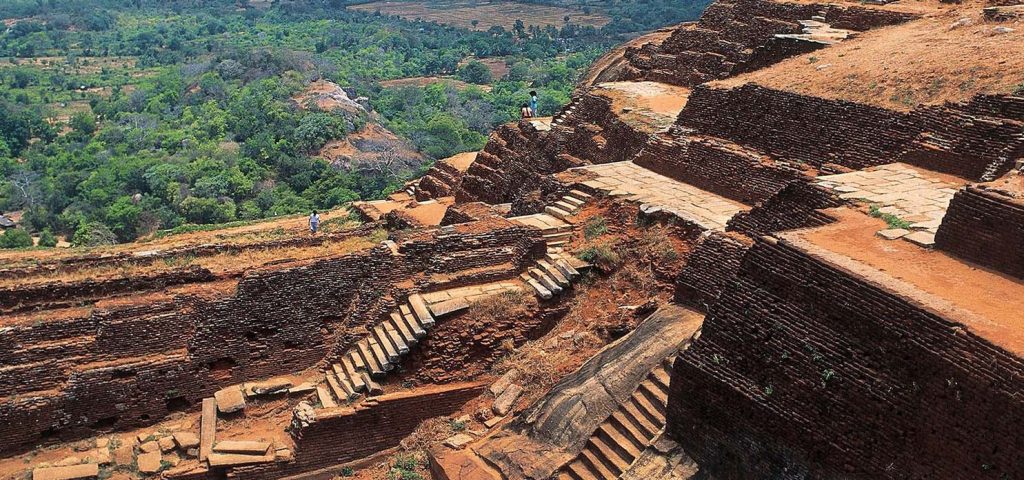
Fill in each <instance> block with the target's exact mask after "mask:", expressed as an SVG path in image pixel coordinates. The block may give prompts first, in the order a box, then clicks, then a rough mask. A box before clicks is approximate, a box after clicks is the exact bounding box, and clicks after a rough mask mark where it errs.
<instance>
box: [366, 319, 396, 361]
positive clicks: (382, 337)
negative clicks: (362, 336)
mask: <svg viewBox="0 0 1024 480" xmlns="http://www.w3.org/2000/svg"><path fill="white" fill-rule="evenodd" d="M370 334H371V335H372V336H373V340H374V341H376V343H377V345H380V348H381V350H383V352H384V356H385V357H387V361H388V363H391V364H395V363H398V360H399V358H400V357H399V355H398V349H396V348H395V346H394V345H392V344H391V338H390V336H389V335H388V332H387V330H386V329H385V328H384V325H377V326H375V327H373V328H372V329H370Z"/></svg>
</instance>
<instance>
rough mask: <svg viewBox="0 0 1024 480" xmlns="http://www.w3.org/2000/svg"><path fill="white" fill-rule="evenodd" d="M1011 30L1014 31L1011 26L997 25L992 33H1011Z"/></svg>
mask: <svg viewBox="0 0 1024 480" xmlns="http://www.w3.org/2000/svg"><path fill="white" fill-rule="evenodd" d="M1010 32H1013V29H1012V28H1010V27H996V28H993V29H992V33H994V34H996V35H1001V34H1004V33H1010Z"/></svg>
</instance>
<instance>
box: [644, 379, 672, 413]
mask: <svg viewBox="0 0 1024 480" xmlns="http://www.w3.org/2000/svg"><path fill="white" fill-rule="evenodd" d="M637 391H638V392H640V393H643V395H644V396H645V397H647V400H648V401H649V402H651V405H653V406H654V408H655V409H657V410H658V413H659V414H660V415H661V418H665V404H666V403H668V393H666V392H663V391H661V389H659V388H658V387H657V386H656V385H655V384H654V382H652V381H650V380H645V381H644V382H643V383H641V384H640V387H639V388H638V389H637Z"/></svg>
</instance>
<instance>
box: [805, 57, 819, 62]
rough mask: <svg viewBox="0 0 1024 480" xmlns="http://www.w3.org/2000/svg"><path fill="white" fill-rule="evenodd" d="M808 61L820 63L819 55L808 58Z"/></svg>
mask: <svg viewBox="0 0 1024 480" xmlns="http://www.w3.org/2000/svg"><path fill="white" fill-rule="evenodd" d="M807 63H818V57H811V58H808V59H807Z"/></svg>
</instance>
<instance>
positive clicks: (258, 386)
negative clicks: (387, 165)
mask: <svg viewBox="0 0 1024 480" xmlns="http://www.w3.org/2000/svg"><path fill="white" fill-rule="evenodd" d="M289 388H292V381H291V380H289V379H287V378H272V379H270V380H267V381H265V382H258V383H249V384H246V393H250V394H252V395H274V394H278V393H284V392H286V391H288V389H289ZM217 401H218V402H220V399H218V400H217ZM242 406H243V407H244V406H245V405H242Z"/></svg>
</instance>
